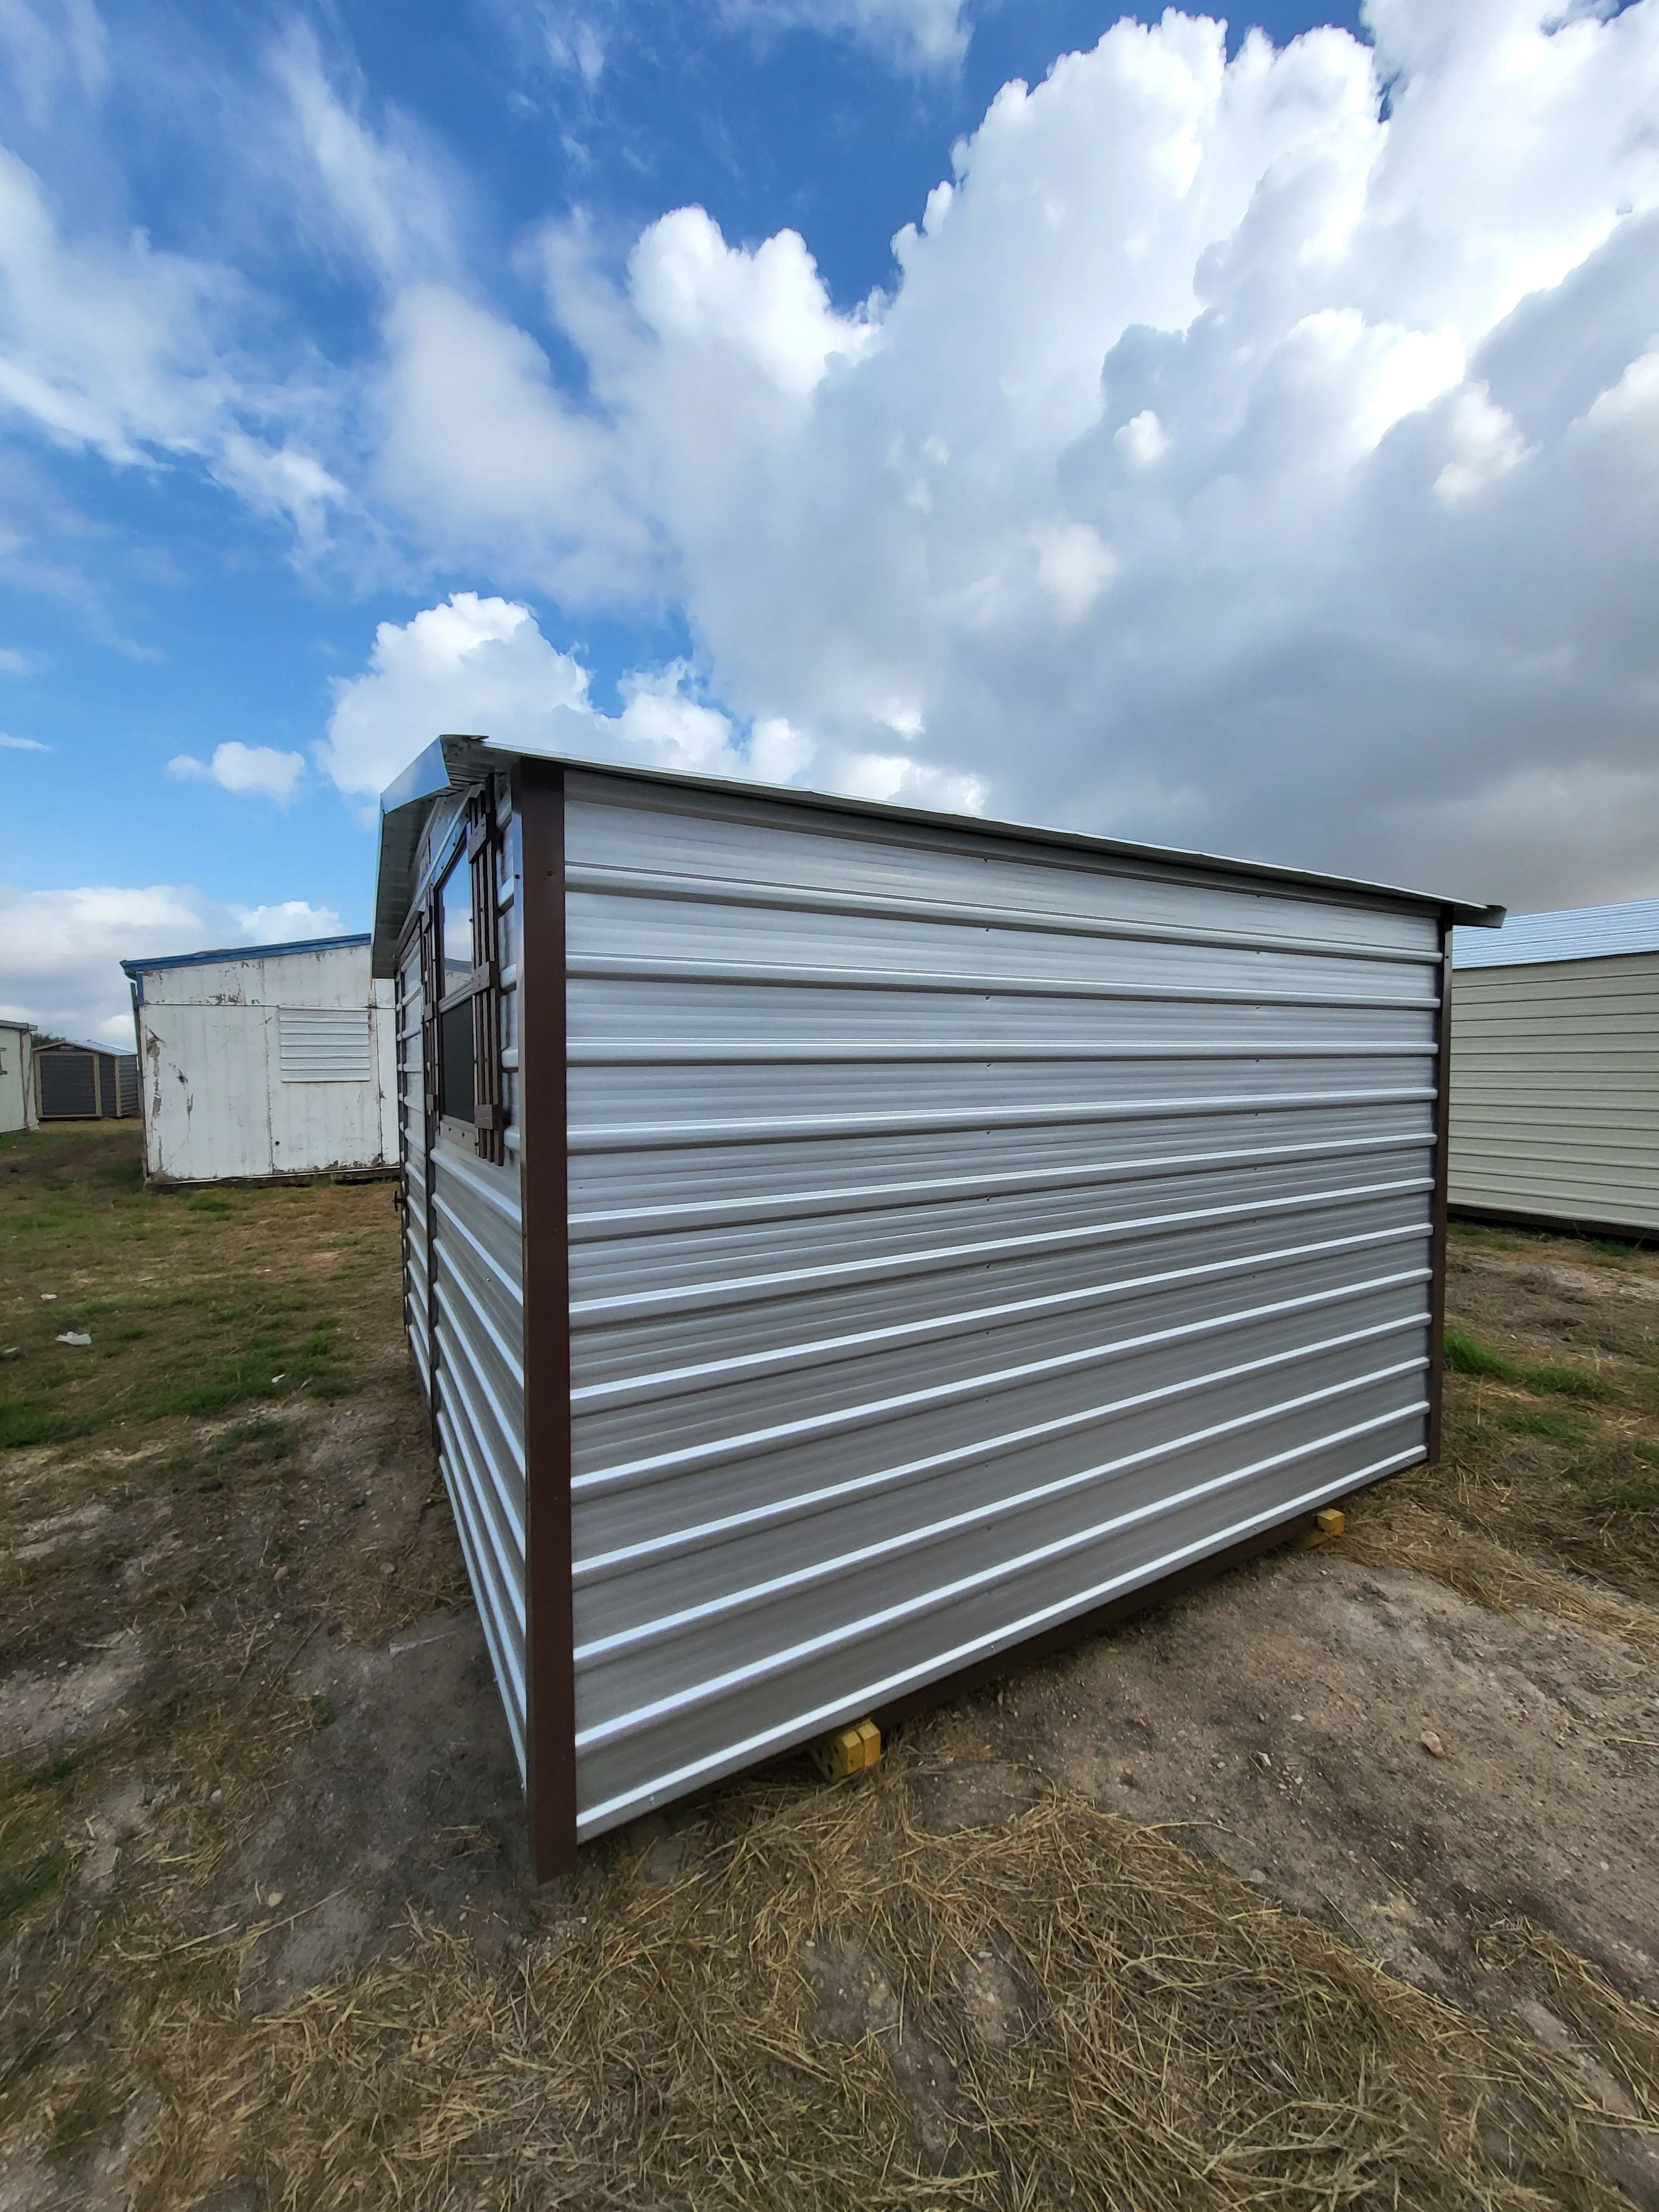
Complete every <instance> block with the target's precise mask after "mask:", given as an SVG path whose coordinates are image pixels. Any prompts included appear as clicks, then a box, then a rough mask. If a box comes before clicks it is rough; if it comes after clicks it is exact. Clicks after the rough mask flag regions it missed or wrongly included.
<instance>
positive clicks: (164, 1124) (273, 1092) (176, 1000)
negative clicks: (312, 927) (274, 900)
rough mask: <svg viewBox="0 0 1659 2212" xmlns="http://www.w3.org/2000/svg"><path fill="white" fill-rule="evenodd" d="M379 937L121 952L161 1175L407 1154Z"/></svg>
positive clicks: (383, 1162) (375, 1161) (340, 1163)
mask: <svg viewBox="0 0 1659 2212" xmlns="http://www.w3.org/2000/svg"><path fill="white" fill-rule="evenodd" d="M368 947H369V940H368V938H367V937H366V936H361V937H324V938H314V939H307V940H306V941H305V942H303V943H300V944H293V945H246V946H243V945H233V946H229V947H227V948H223V949H221V950H219V951H211V952H189V953H185V954H181V955H176V956H174V957H172V958H168V959H157V960H124V961H123V962H122V963H121V965H122V967H123V968H124V969H125V971H126V974H127V975H128V977H129V978H130V979H131V984H132V1005H133V1017H134V1019H135V1021H136V1022H137V1029H138V1049H139V1054H140V1057H141V1060H142V1062H143V1115H144V1166H145V1171H146V1173H147V1174H148V1175H149V1176H150V1177H151V1178H152V1179H154V1180H155V1181H158V1182H216V1181H220V1180H223V1179H226V1178H237V1179H255V1180H267V1179H269V1178H270V1177H272V1176H290V1175H319V1174H326V1173H329V1172H331V1171H337V1170H338V1171H353V1170H362V1171H368V1170H376V1169H386V1168H390V1167H391V1166H392V1165H393V1164H395V1162H396V1159H397V1120H396V1107H395V1088H394V1086H395V1073H394V1058H393V1052H394V1048H393V1040H392V1030H393V1019H394V1018H393V1013H392V989H391V986H390V985H389V984H386V983H375V982H374V981H372V980H371V978H370V975H369V972H368V968H369V961H368Z"/></svg>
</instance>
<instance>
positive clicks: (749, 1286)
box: [374, 738, 1500, 1875]
mask: <svg viewBox="0 0 1659 2212" xmlns="http://www.w3.org/2000/svg"><path fill="white" fill-rule="evenodd" d="M382 807H383V820H382V829H381V848H380V883H379V889H378V894H377V900H376V908H375V925H374V971H375V973H376V975H386V976H390V975H396V977H397V981H398V1007H399V1025H398V1098H399V1123H400V1130H401V1143H402V1152H403V1166H404V1194H405V1207H404V1282H405V1291H406V1299H407V1317H408V1325H409V1334H410V1345H411V1348H412V1351H413V1354H414V1358H415V1363H416V1368H417V1370H418V1372H419V1375H420V1377H421V1381H422V1387H423V1388H424V1389H425V1390H426V1392H427V1395H428V1403H429V1405H430V1407H431V1411H432V1416H433V1423H434V1430H435V1437H436V1439H437V1443H438V1449H439V1454H440V1458H441V1464H442V1468H443V1473H444V1477H445V1480H446V1482H447V1486H448V1490H449V1494H450V1497H451V1498H452V1500H453V1505H454V1510H455V1516H456V1520H457V1522H458V1524H459V1529H460V1532H461V1539H462V1543H463V1546H464V1547H465V1553H466V1557H467V1562H468V1566H469V1570H470V1572H471V1582H472V1587H473V1589H474V1592H475V1594H476V1595H477V1602H478V1607H479V1611H480V1613H481V1615H482V1617H483V1625H484V1629H485V1632H486V1635H487V1637H488V1638H489V1645H490V1650H491V1653H492V1656H493V1658H494V1662H495V1673H496V1676H497V1680H498V1682H499V1685H500V1687H501V1696H502V1699H503V1701H504V1703H505V1705H506V1708H507V1718H508V1721H509V1723H510V1725H511V1728H512V1731H513V1739H514V1741H515V1743H516V1746H517V1748H518V1752H519V1756H520V1761H521V1763H522V1765H523V1768H524V1772H525V1777H526V1784H527V1789H528V1794H529V1802H530V1817H531V1827H532V1841H533V1848H534V1855H535V1859H536V1863H537V1865H538V1869H540V1870H541V1872H542V1873H543V1874H544V1875H546V1874H549V1873H551V1872H553V1871H555V1870H556V1869H559V1868H561V1867H563V1866H567V1865H568V1864H569V1863H570V1862H571V1859H572V1857H574V1850H575V1846H576V1844H577V1842H578V1840H579V1839H580V1838H587V1837H591V1836H593V1835H596V1834H598V1833H599V1832H602V1831H603V1830H605V1829H607V1828H610V1827H612V1826H617V1824H619V1823H621V1822H623V1821H625V1820H629V1819H631V1818H633V1817H634V1816H635V1814H640V1813H642V1812H644V1811H646V1810H647V1808H650V1807H652V1806H654V1805H658V1804H661V1803H663V1802H666V1801H668V1800H671V1799H673V1798H675V1797H678V1796H684V1794H686V1793H687V1792H689V1791H690V1790H696V1789H697V1788H699V1787H700V1786H701V1785H702V1784H706V1783H708V1782H710V1781H712V1780H714V1779H715V1778H717V1777H719V1776H721V1775H724V1774H727V1773H731V1772H732V1771H737V1770H738V1769H740V1768H743V1767H744V1766H747V1765H752V1764H754V1763H755V1762H756V1761H757V1760H759V1759H763V1758H765V1757H768V1756H769V1755H770V1754H772V1753H777V1752H780V1751H781V1750H784V1749H786V1748H787V1747H790V1746H792V1745H794V1744H797V1743H799V1742H802V1741H805V1740H807V1739H809V1738H811V1737H813V1736H814V1735H818V1734H819V1733H821V1732H823V1731H825V1730H828V1729H832V1728H836V1727H837V1726H840V1725H842V1724H844V1723H848V1722H849V1721H852V1720H856V1719H858V1718H860V1717H863V1716H865V1715H866V1714H869V1713H872V1712H874V1713H876V1714H877V1715H878V1716H879V1715H880V1714H881V1713H882V1712H883V1711H888V1712H891V1711H894V1710H896V1709H899V1708H901V1707H902V1705H905V1704H906V1703H908V1702H914V1703H920V1702H921V1701H922V1700H923V1699H925V1698H927V1697H928V1696H931V1695H933V1694H937V1693H938V1692H939V1691H940V1690H941V1688H942V1686H945V1685H946V1684H951V1683H957V1682H960V1681H962V1680H963V1679H965V1678H967V1677H968V1676H969V1674H970V1673H971V1672H972V1671H973V1670H981V1672H992V1671H1000V1669H1001V1668H1006V1665H1008V1664H1009V1663H1012V1654H1013V1653H1015V1652H1016V1651H1017V1650H1019V1649H1021V1648H1022V1647H1026V1646H1030V1645H1033V1644H1035V1643H1036V1641H1037V1640H1038V1639H1042V1638H1048V1639H1049V1640H1057V1639H1058V1638H1059V1637H1060V1636H1061V1635H1070V1634H1075V1633H1078V1632H1081V1631H1082V1630H1083V1629H1085V1627H1086V1626H1088V1625H1089V1624H1090V1623H1091V1621H1098V1620H1100V1619H1101V1618H1102V1616H1103V1609H1105V1608H1110V1607H1114V1606H1115V1605H1121V1604H1122V1603H1123V1602H1124V1601H1127V1600H1128V1599H1129V1598H1130V1597H1131V1596H1132V1595H1133V1594H1135V1593H1138V1592H1145V1591H1146V1590H1147V1589H1150V1588H1152V1586H1154V1585H1157V1584H1159V1583H1164V1582H1166V1581H1167V1580H1168V1578H1170V1577H1173V1576H1176V1575H1177V1574H1181V1573H1182V1572H1192V1571H1196V1570H1197V1569H1198V1568H1200V1566H1201V1565H1204V1564H1205V1563H1206V1562H1207V1563H1210V1564H1212V1565H1213V1564H1214V1563H1215V1562H1216V1561H1217V1560H1218V1559H1221V1558H1223V1557H1225V1556H1229V1555H1236V1554H1237V1553H1240V1552H1241V1551H1242V1550H1243V1549H1246V1548H1255V1547H1260V1545H1261V1542H1262V1541H1264V1540H1267V1539H1268V1538H1270V1537H1271V1536H1272V1535H1273V1534H1274V1533H1275V1532H1277V1533H1278V1534H1284V1533H1286V1532H1287V1531H1288V1530H1289V1529H1291V1528H1294V1527H1296V1526H1297V1525H1298V1521H1299V1519H1302V1518H1303V1517H1304V1516H1308V1515H1309V1514H1310V1512H1311V1511H1312V1510H1314V1509H1316V1508H1318V1507H1320V1506H1322V1505H1324V1504H1327V1503H1328V1501H1330V1500H1331V1499H1333V1498H1340V1497H1341V1496H1342V1495H1343V1494H1344V1493H1345V1492H1350V1491H1352V1490H1353V1489H1355V1488H1356V1487H1358V1486H1360V1485H1362V1484H1364V1483H1368V1482H1370V1481H1373V1480H1376V1478H1378V1477H1379V1476H1381V1475H1384V1474H1389V1473H1390V1472H1392V1471H1394V1470H1395V1469H1398V1468H1405V1467H1409V1466H1412V1465H1413V1464H1415V1463H1417V1462H1420V1461H1422V1460H1423V1459H1425V1457H1428V1456H1430V1455H1432V1453H1433V1451H1434V1449H1435V1423H1436V1419H1437V1404H1438V1360H1439V1336H1440V1327H1441V1321H1440V1316H1441V1286H1442V1282H1443V1224H1444V1213H1443V1155H1444V1146H1443V1128H1444V1121H1443V1115H1444V1112H1445V1103H1446V1090H1445V1085H1444V1082H1443V1068H1444V1055H1443V1049H1442V1037H1443V1030H1442V1021H1443V1003H1444V996H1445V993H1444V976H1445V970H1446V965H1447V955H1448V938H1449V926H1450V923H1451V922H1452V921H1453V920H1454V919H1459V920H1462V921H1483V922H1485V921H1496V920H1498V919H1499V918H1500V916H1499V914H1498V910H1497V909H1483V908H1469V907H1455V906H1454V905H1452V904H1451V903H1450V902H1447V901H1443V900H1440V899H1436V898H1432V897H1429V896H1425V895H1421V894H1419V893H1414V892H1410V891H1399V890H1379V889H1375V888H1371V887H1368V886H1365V885H1361V884H1352V883H1348V882H1345V881H1340V880H1336V879H1334V878H1322V877H1317V876H1311V875H1304V874H1295V873H1291V872H1285V871H1281V870H1276V869H1273V868H1267V867H1261V866H1254V865H1251V864H1248V863H1240V862H1232V861H1225V860H1206V859H1202V858H1200V857H1197V856H1194V855H1192V854H1180V853H1170V852H1164V851H1160V850H1157V849H1152V848H1143V847H1139V846H1132V845H1127V844H1121V843H1110V842H1105V841H1103V840H1100V839H1092V838H1087V837H1081V836H1064V835H1059V834H1054V833H1048V832H1044V831H1040V830H1033V829H1015V828H1008V827H1002V826H1000V825H997V824H994V823H985V822H979V821H963V820H957V819H953V818H951V817H945V816H942V815H935V814H923V813H919V812H911V811H905V810H902V809H899V808H894V807H882V806H876V805H864V804H860V803H859V802H857V801H854V800H849V799H829V798H820V797H817V796H812V795H808V794H802V793H789V794H787V795H784V794H781V793H780V794H769V793H763V792H761V791H759V790H757V789H754V788H751V787H742V786H738V785H732V784H722V783H718V782H714V781H705V780H701V779H696V778H688V777H679V776H671V775H653V774H650V773H647V772H645V771H640V770H633V769H599V768H594V767H591V766H583V765H578V764H576V763H559V762H556V761H550V760H546V759H543V758H538V757H528V756H521V755H514V754H512V753H508V752H507V751H505V750H498V749H496V748H494V747H490V746H489V745H488V744H486V742H485V741H483V740H482V739H465V738H442V739H440V740H439V741H438V742H437V743H436V744H434V745H432V746H431V747H429V748H428V750H427V751H426V752H425V753H423V754H422V756H421V757H420V758H419V759H418V760H416V762H415V763H413V764H412V766H411V767H410V769H408V770H407V771H406V772H405V773H404V775H403V776H402V777H401V778H400V779H399V780H398V782H397V783H396V784H394V785H393V786H392V787H391V789H390V790H388V791H387V793H386V795H385V798H384V799H383V801H382ZM1303 1524H1304V1525H1305V1520H1304V1522H1303Z"/></svg>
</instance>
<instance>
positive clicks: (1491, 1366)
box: [1445, 1325, 1613, 1398]
mask: <svg viewBox="0 0 1659 2212" xmlns="http://www.w3.org/2000/svg"><path fill="white" fill-rule="evenodd" d="M1445 1345H1446V1365H1447V1366H1448V1367H1449V1369H1450V1370H1451V1372H1452V1373H1453V1374H1454V1375H1484V1376H1490V1377H1491V1378H1492V1381H1493V1382H1495V1383H1511V1384H1513V1386H1514V1387H1515V1388H1516V1389H1518V1390H1532V1391H1536V1392H1539V1393H1541V1394H1545V1395H1553V1396H1556V1397H1561V1398H1609V1397H1611V1396H1612V1395H1613V1391H1612V1389H1611V1386H1610V1385H1609V1384H1608V1383H1607V1380H1606V1379H1605V1377H1604V1376H1600V1375H1596V1374H1594V1373H1592V1371H1591V1370H1589V1368H1587V1367H1568V1366H1565V1365H1563V1364H1557V1363H1554V1362H1550V1361H1545V1362H1542V1363H1538V1364H1534V1363H1533V1362H1531V1361H1528V1360H1524V1359H1511V1358H1510V1357H1509V1355H1508V1354H1507V1353H1506V1352H1495V1351H1493V1349H1492V1346H1490V1345H1486V1344H1482V1343H1481V1342H1480V1340H1479V1338H1477V1337H1474V1336H1471V1335H1470V1334H1468V1330H1467V1329H1462V1328H1456V1327H1455V1325H1452V1326H1449V1327H1448V1328H1447V1330H1446V1339H1445Z"/></svg>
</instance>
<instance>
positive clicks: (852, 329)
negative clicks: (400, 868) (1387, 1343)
mask: <svg viewBox="0 0 1659 2212" xmlns="http://www.w3.org/2000/svg"><path fill="white" fill-rule="evenodd" d="M1656 587H1659V0H1634V4H1632V5H1628V6H1625V7H1623V8H1620V6H1619V5H1618V4H1617V0H1594V4H1592V3H1591V0H1548V3H1547V4H1546V0H1369V4H1368V5H1366V6H1364V8H1362V9H1358V11H1357V12H1355V13H1352V14H1349V13H1345V12H1344V11H1343V10H1342V9H1340V8H1339V9H1337V10H1336V11H1335V14H1334V17H1332V18H1331V19H1329V20H1328V11H1326V10H1322V9H1320V8H1318V7H1317V6H1316V5H1313V6H1306V7H1299V6H1297V5H1296V4H1293V0H1273V4H1270V5H1263V6H1261V7H1260V8H1258V10H1257V12H1256V14H1255V16H1254V17H1241V18H1240V19H1238V20H1236V21H1232V22H1231V23H1223V22H1221V21H1216V20H1204V19H1200V18H1198V17H1196V16H1186V15H1178V14H1174V13H1171V14H1169V15H1164V16H1162V17H1161V18H1160V17H1158V15H1155V14H1153V13H1152V11H1150V10H1149V11H1147V14H1146V17H1145V19H1144V20H1137V19H1135V18H1134V17H1132V16H1121V17H1120V15H1119V14H1118V11H1117V9H1115V7H1113V6H1110V5H1095V4H1085V0H573V4H568V5H567V4H563V0H443V4H441V5H439V4H436V0H400V4H398V5H397V6H395V7H394V6H392V5H391V4H389V0H330V4H328V5H326V6H319V7H317V8H316V9H310V10H308V9H306V8H305V7H303V6H301V7H296V8H288V7H285V6H283V5H282V4H280V0H271V4H270V5H268V6H261V5H256V6H254V7H252V8H241V9H225V8H222V7H217V6H210V5H208V4H206V0H199V4H193V3H192V0H118V4H111V5H107V6H105V7H104V8H102V9H101V10H100V8H99V7H98V6H96V5H95V4H94V0H0V592H3V604H0V732H3V735H0V823H3V828H4V832H5V834H4V836H3V840H0V1012H8V1013H18V1014H21V1015H23V1016H24V1017H26V1018H33V1019H35V1020H37V1021H40V1022H42V1023H45V1024H49V1025H52V1026H56V1027H58V1028H62V1029H65V1030H70V1031H71V1032H73V1033H86V1034H91V1033H94V1032H97V1033H99V1034H100V1035H104V1036H109V1037H111V1038H116V1037H118V1036H121V1034H122V1030H123V1026H124V1012H123V1009H124V1003H125V990H124V986H123V984H122V981H121V979H120V976H119V973H118V969H117V968H116V966H115V962H116V960H117V959H118V957H119V956H120V955H121V954H123V953H155V952H165V951H179V950H184V949H186V948H190V947H194V946H199V945H205V944H219V943H228V942H234V941H239V940H240V941H257V940H258V939H264V938H274V937H281V936H287V935H296V934H301V935H303V934H314V933H319V932H322V931H326V930H331V929H333V928H335V927H347V928H349V927H362V926H364V925H365V924H366V920H367V916H368V911H369V905H370V899H371V894H372V879H373V872H374V838H373V833H372V829H371V828H370V826H369V824H370V819H371V817H372V813H373V806H374V796H375V794H376V793H378V791H379V790H380V787H382V785H383V784H385V783H386V781H389V780H390V778H391V777H392V775H394V774H396V772H397V771H398V769H400V768H401V767H402V766H403V765H404V763H405V762H406V761H407V760H408V759H409V758H410V756H411V755H412V754H414V753H415V752H416V751H417V750H419V749H420V748H421V747H422V745H423V744H426V743H427V742H428V740H429V738H431V737H432V736H433V735H434V734H435V733H436V732H438V731H440V730H444V729H466V730H476V731H483V732H489V733H490V734H492V735H494V736H496V737H498V738H502V739H504V740H507V741H511V742H514V743H518V744H527V745H533V746H545V747H550V748H553V749H556V750H561V751H565V752H570V753H577V754H582V755H591V756H594V757H604V758H619V759H629V760H638V761H644V762H647V763H659V764H663V765H667V766H674V767H693V768H700V769H709V770H712V771H714V772H716V773H720V774H723V775H751V776H756V777H759V778H762V779H764V780H767V781H776V782H784V783H787V782H797V783H802V784H808V785H812V786H815V787H820V788H829V789H836V790H842V791H849V792H854V793H860V794H863V795H866V796H871V797H875V798H884V799H885V798H896V799H903V800H906V801H909V802H912V803H917V804H922V805H945V806H950V807H953V808H958V809H966V810H974V811H985V812H987V813H989V814H992V815H994V816H1003V817H1012V818H1015V819H1022V820H1027V821H1038V822H1044V823H1060V824H1065V825H1067V826H1071V827H1076V828H1084V829H1095V830H1100V831H1104V832H1109V833H1110V832H1116V833H1120V834H1123V835H1126V836H1135V837H1140V838H1153V839H1158V840H1162V841H1164V842H1170V843H1173V844H1182V845H1191V846H1196V847H1200V848H1206V849H1209V850H1218V851H1224V852H1230V853H1240V854H1250V855H1255V856H1259V857H1262V858H1266V859H1269V860H1282V861H1285V862H1290V863H1293V864H1297V865H1302V866H1315V867H1322V868H1331V869H1340V870H1345V871H1350V872H1354V873H1358V874H1364V875H1369V876H1376V877H1379V878H1385V879H1389V880H1395V881H1406V882H1411V883H1415V884H1425V885H1426V886H1428V887H1430V888H1433V889H1438V890H1447V891H1451V892H1455V893H1459V894H1462V895H1467V896H1479V897H1482V898H1494V899H1499V900H1502V901H1504V902H1507V903H1509V904H1510V905H1511V906H1512V907H1515V908H1529V907H1539V906H1547V905H1553V904H1566V903H1572V902H1580V901H1588V900H1592V899H1600V898H1619V897H1635V896H1644V895H1652V894H1654V893H1656V892H1659V615H1656V610H1659V588H1656ZM126 1027H127V1030H128V1034H129V1035H130V1024H127V1025H126Z"/></svg>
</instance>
